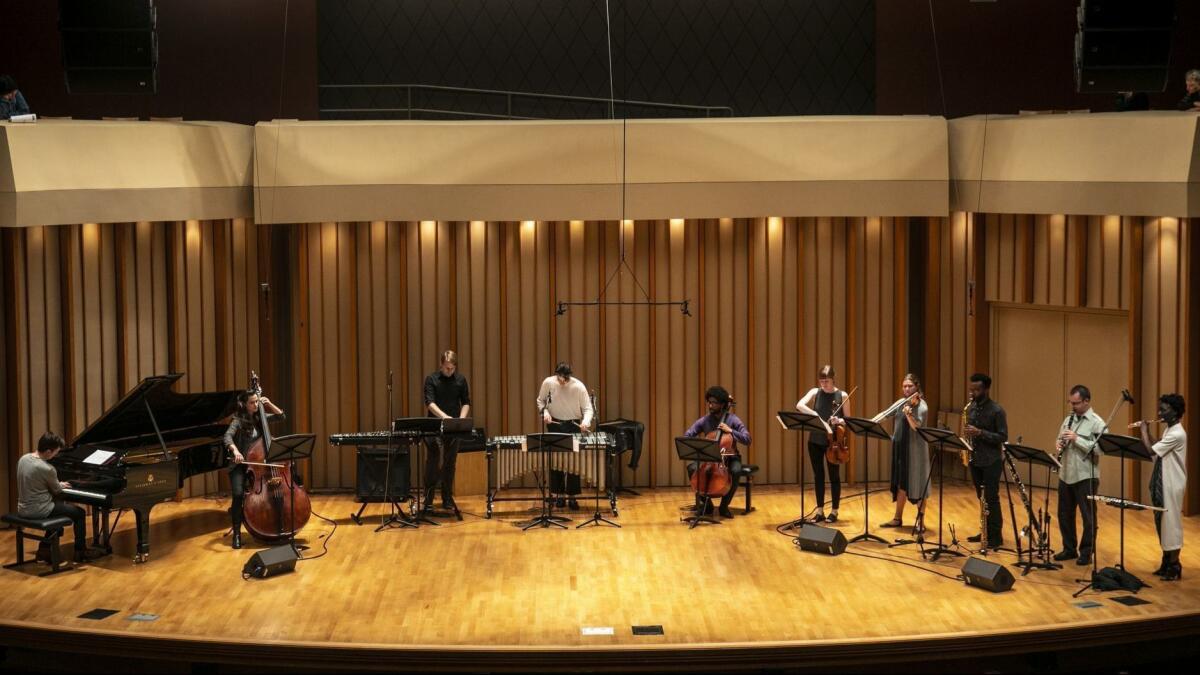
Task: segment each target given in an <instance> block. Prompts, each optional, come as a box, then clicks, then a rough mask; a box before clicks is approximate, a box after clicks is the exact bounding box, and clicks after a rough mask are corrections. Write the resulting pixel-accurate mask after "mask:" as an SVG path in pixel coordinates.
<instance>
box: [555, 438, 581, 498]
mask: <svg viewBox="0 0 1200 675" xmlns="http://www.w3.org/2000/svg"><path fill="white" fill-rule="evenodd" d="M579 431H580V430H579V423H578V422H576V421H574V420H567V421H562V422H551V423H550V424H547V425H546V432H547V433H552V434H577V433H579ZM582 486H583V483H582V482H581V481H580V480H579V474H575V473H567V472H566V471H559V470H558V469H551V470H550V494H552V495H571V496H575V495H577V494H579V493H580V492H582V491H583V487H582Z"/></svg>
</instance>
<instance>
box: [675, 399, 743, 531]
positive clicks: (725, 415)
mask: <svg viewBox="0 0 1200 675" xmlns="http://www.w3.org/2000/svg"><path fill="white" fill-rule="evenodd" d="M704 400H705V402H706V403H707V404H708V414H707V415H705V416H703V417H701V418H700V419H698V420H696V422H695V423H694V424H692V426H691V428H689V429H688V430H687V432H686V433H684V436H687V437H688V438H695V437H697V436H709V435H710V434H711V435H712V436H716V435H717V434H718V433H719V434H721V435H725V434H728V435H729V436H731V437H732V438H733V443H732V445H730V447H729V449H728V450H726V451H723V453H722V454H723V455H724V461H725V465H726V466H727V467H729V471H730V473H731V474H732V477H731V480H730V484H729V490H728V491H726V492H725V494H724V495H723V496H722V497H721V505H720V507H719V508H718V509H717V512H718V513H720V514H721V516H722V517H724V518H732V517H733V512H732V511H730V510H729V503H730V502H732V501H733V495H734V494H735V493H737V489H738V481H739V480H740V478H739V476H740V474H741V471H742V456H741V455H740V454H739V453H738V445H739V444H741V445H750V432H749V430H747V429H746V425H745V423H743V422H742V420H741V419H739V418H738V416H737V415H735V414H733V413H732V412H731V411H730V407H731V406H732V403H733V399H732V398H730V396H729V392H728V391H726V390H725V388H724V387H722V386H720V385H713V386H711V387H709V388H708V391H706V392H704ZM695 471H696V462H692V463H691V464H688V477H689V478H690V477H691V476H692V475H693V474H694V473H695ZM704 503H705V499H704V495H701V494H697V495H696V509H697V510H699V509H701V508H702V507H703V505H704ZM711 514H712V502H711V501H710V502H708V506H707V509H706V510H705V512H704V513H703V514H701V515H711Z"/></svg>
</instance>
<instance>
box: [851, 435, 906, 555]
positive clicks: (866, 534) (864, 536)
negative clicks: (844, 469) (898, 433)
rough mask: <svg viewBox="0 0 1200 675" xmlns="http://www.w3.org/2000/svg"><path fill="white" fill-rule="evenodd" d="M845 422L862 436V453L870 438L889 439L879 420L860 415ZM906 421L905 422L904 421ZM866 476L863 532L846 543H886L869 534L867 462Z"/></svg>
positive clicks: (868, 472)
mask: <svg viewBox="0 0 1200 675" xmlns="http://www.w3.org/2000/svg"><path fill="white" fill-rule="evenodd" d="M842 420H843V421H845V423H846V428H847V429H849V430H850V432H851V433H853V434H855V435H857V436H862V437H863V455H864V456H866V455H867V449H868V448H870V447H871V439H872V438H876V439H881V440H885V441H889V442H890V441H891V440H892V436H891V435H890V434H889V433H888V432H887V431H884V429H883V427H882V426H880V424H879V422H876V421H875V420H869V419H865V418H862V417H843V418H842ZM906 423H907V422H906ZM866 473H867V478H866V480H865V481H863V486H864V487H863V532H862V534H860V535H858V536H856V537H853V538H852V539H850V540H849V541H848V542H846V543H847V544H853V543H855V542H859V541H877V542H879V543H880V544H886V543H887V540H886V539H884V538H883V537H880V536H878V535H875V534H871V465H870V463H868V464H867V472H866Z"/></svg>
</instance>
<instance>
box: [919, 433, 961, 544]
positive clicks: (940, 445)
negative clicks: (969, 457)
mask: <svg viewBox="0 0 1200 675" xmlns="http://www.w3.org/2000/svg"><path fill="white" fill-rule="evenodd" d="M917 433H918V434H920V435H921V438H924V439H925V443H926V444H927V445H929V446H930V447H937V449H938V453H937V463H938V540H937V545H935V546H933V547H932V548H933V554H932V555H931V556H930V559H931V560H937V559H938V558H940V557H942V556H943V555H953V556H958V557H960V558H961V557H963V554H962V553H960V552H958V551H955V550H954V549H953V548H951V547H949V546H946V545H945V544H944V543H942V511H943V509H942V503H943V496H944V495H945V491H946V490H945V485H946V474H945V473H944V466H945V465H944V462H945V459H946V457H945V454H946V448H948V447H949V448H954V449H956V450H960V451H961V450H966V449H967V446H966V445H964V444H963V442H962V440H961V439H959V437H958V435H957V434H955V433H954V432H953V431H950V430H949V429H936V428H934V427H920V428H918V429H917ZM926 499H928V496H926ZM953 543H954V544H956V545H957V544H958V541H957V539H956V540H955V541H954V542H953Z"/></svg>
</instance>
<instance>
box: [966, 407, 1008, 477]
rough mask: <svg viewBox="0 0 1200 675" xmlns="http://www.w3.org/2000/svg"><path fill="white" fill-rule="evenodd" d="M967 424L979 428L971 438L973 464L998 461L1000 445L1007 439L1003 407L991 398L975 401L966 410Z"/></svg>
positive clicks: (1006, 422)
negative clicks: (976, 433) (976, 434)
mask: <svg viewBox="0 0 1200 675" xmlns="http://www.w3.org/2000/svg"><path fill="white" fill-rule="evenodd" d="M967 424H970V425H971V426H973V427H975V428H976V429H979V431H980V434H979V435H978V436H976V437H975V438H974V439H969V440H971V447H972V448H974V456H975V458H974V459H973V460H972V461H971V463H972V464H974V465H975V466H991V465H992V464H994V463H996V462H999V461H1000V445H1001V444H1002V443H1004V442H1005V441H1007V440H1008V416H1007V415H1005V414H1004V408H1001V407H1000V404H999V403H996V402H995V401H993V400H992V399H990V398H989V399H985V400H984V401H982V402H977V403H976V404H975V405H973V406H971V409H970V410H969V411H967Z"/></svg>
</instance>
